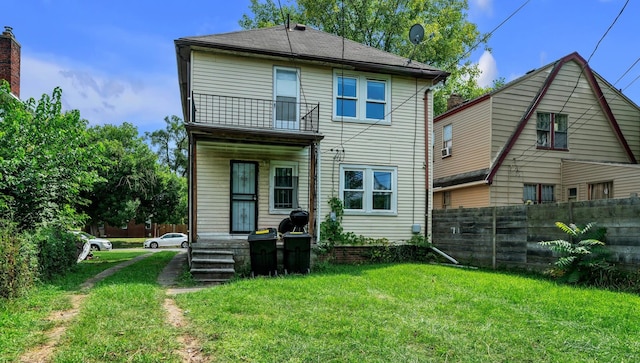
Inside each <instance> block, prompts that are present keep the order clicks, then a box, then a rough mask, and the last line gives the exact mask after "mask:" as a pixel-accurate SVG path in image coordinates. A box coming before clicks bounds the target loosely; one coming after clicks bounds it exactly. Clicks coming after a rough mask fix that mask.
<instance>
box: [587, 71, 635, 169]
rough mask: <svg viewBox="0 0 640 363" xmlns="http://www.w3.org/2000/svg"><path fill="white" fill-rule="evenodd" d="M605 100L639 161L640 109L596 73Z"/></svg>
mask: <svg viewBox="0 0 640 363" xmlns="http://www.w3.org/2000/svg"><path fill="white" fill-rule="evenodd" d="M596 79H597V80H598V84H599V85H600V88H601V89H602V94H603V95H604V98H605V100H606V101H607V102H608V103H609V107H611V111H612V112H613V115H614V117H615V118H616V121H617V122H618V125H619V126H620V130H622V134H623V135H624V137H625V139H626V140H627V143H628V144H629V147H630V148H631V150H632V151H633V154H634V156H635V158H636V160H639V161H640V109H638V106H637V105H636V104H634V103H633V102H632V101H631V100H629V99H628V98H627V97H625V96H624V95H623V94H621V93H620V92H619V91H618V90H616V89H614V88H612V86H611V85H610V84H609V83H608V82H606V81H604V80H603V79H602V78H601V77H600V76H598V75H596Z"/></svg>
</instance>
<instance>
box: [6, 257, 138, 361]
mask: <svg viewBox="0 0 640 363" xmlns="http://www.w3.org/2000/svg"><path fill="white" fill-rule="evenodd" d="M140 254H143V253H142V252H133V253H132V252H118V251H112V252H95V253H94V256H95V257H96V258H95V259H93V260H87V261H83V262H81V263H79V264H78V265H77V266H76V267H75V268H74V269H73V270H72V272H71V273H69V274H67V275H65V276H60V277H57V278H54V279H53V280H52V281H51V282H49V283H47V284H46V285H45V284H43V285H39V286H38V287H37V288H35V289H33V290H32V291H30V292H29V293H28V294H27V295H26V296H23V297H22V298H20V299H16V300H0V332H2V333H1V334H0V362H13V361H16V360H17V358H18V356H19V355H20V354H21V353H22V352H24V351H25V350H26V349H27V347H30V346H33V345H36V344H38V343H39V342H41V341H42V339H43V335H42V334H43V332H44V331H46V330H48V329H49V328H51V323H49V322H48V321H47V320H46V317H47V316H48V315H49V314H51V312H52V311H55V310H65V309H69V308H70V307H71V302H70V300H69V296H68V293H69V292H70V291H76V290H78V289H79V286H80V284H82V283H83V282H84V281H85V280H87V279H88V278H90V277H93V276H95V275H97V274H98V273H100V272H102V271H104V270H106V269H108V268H110V267H113V266H115V265H117V264H119V263H120V262H123V261H126V260H128V259H131V258H133V257H135V256H138V255H140Z"/></svg>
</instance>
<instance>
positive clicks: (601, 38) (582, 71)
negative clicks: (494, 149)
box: [514, 0, 640, 167]
mask: <svg viewBox="0 0 640 363" xmlns="http://www.w3.org/2000/svg"><path fill="white" fill-rule="evenodd" d="M628 3H629V0H627V1H626V2H625V3H624V5H623V6H622V8H621V9H620V11H619V12H618V15H617V16H616V17H615V19H613V21H612V22H611V24H610V25H609V27H608V28H607V30H606V31H605V32H604V34H602V36H601V37H600V40H598V42H597V43H596V46H595V47H594V49H593V51H592V52H591V55H590V56H589V58H588V59H587V61H586V62H585V64H584V65H583V66H582V67H581V70H580V74H579V75H578V79H577V80H576V84H575V85H574V86H573V89H572V90H571V93H569V96H568V97H567V98H566V100H565V101H564V103H563V105H562V107H561V108H560V111H559V112H557V113H558V114H560V113H562V112H563V111H564V109H565V108H566V106H567V104H568V103H569V100H570V99H571V97H572V96H573V94H574V93H575V91H576V89H577V88H578V84H579V83H580V79H581V78H582V76H583V74H584V70H585V68H586V67H589V61H590V60H591V58H592V57H593V55H594V54H595V53H596V51H597V50H598V47H599V46H600V43H602V41H603V40H604V39H605V37H606V36H607V35H608V34H609V31H610V30H611V29H612V28H613V26H614V25H615V24H616V23H617V21H618V19H619V18H620V16H621V15H622V13H623V12H624V10H625V8H626V7H627V4H628ZM638 61H640V58H638V59H637V60H636V61H635V62H634V63H633V64H632V65H631V66H630V67H629V68H627V70H626V71H625V72H624V74H623V75H622V76H620V78H618V80H617V81H616V83H614V86H615V84H617V82H618V81H620V79H622V78H623V77H624V76H625V75H626V74H627V73H628V72H629V71H630V70H631V68H633V67H634V66H635V65H636V63H638ZM563 66H564V65H563ZM639 78H640V76H639ZM636 79H638V78H636ZM633 82H635V80H634V81H633ZM633 82H631V83H633ZM629 85H631V84H629ZM627 88H628V86H627ZM625 89H626V88H625ZM602 97H604V92H603V93H602V95H601V96H599V97H598V102H599V101H600V100H601V98H602ZM615 98H617V95H615V96H614V98H612V100H613V99H615ZM594 106H595V105H591V106H590V107H589V108H588V109H587V110H585V112H584V113H583V114H582V115H580V116H579V117H578V118H577V119H576V120H575V121H573V122H571V123H570V124H569V125H568V127H567V133H568V132H569V130H572V131H575V130H579V129H580V127H581V126H579V127H577V128H575V130H574V129H573V126H574V125H576V123H577V122H578V121H580V120H581V119H582V118H583V117H584V115H586V113H587V112H589V111H590V110H591V109H592V108H593V107H594ZM594 116H595V115H592V116H591V118H589V119H588V120H586V121H590V120H591V119H593V117H594ZM584 124H586V122H584V123H583V125H584ZM533 147H537V142H536V143H534V144H533V145H530V146H529V147H528V148H526V149H525V150H523V151H522V153H520V156H518V158H521V157H522V156H523V155H524V153H525V152H527V151H529V150H531V149H532V148H533ZM544 151H546V150H540V155H538V156H533V159H531V161H529V162H533V161H535V160H537V159H538V158H540V157H541V156H542V155H544V154H545V153H544ZM514 159H515V158H514ZM527 159H528V157H525V158H524V159H521V160H520V161H521V162H525V161H526V160H527ZM523 167H524V165H523Z"/></svg>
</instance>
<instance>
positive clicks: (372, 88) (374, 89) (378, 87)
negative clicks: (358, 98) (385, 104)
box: [367, 81, 386, 101]
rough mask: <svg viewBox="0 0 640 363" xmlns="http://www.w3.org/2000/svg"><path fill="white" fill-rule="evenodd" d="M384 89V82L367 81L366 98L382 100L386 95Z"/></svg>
mask: <svg viewBox="0 0 640 363" xmlns="http://www.w3.org/2000/svg"><path fill="white" fill-rule="evenodd" d="M384 89H385V84H384V82H376V81H367V99H369V100H379V101H384V100H385V96H386V95H385V91H384Z"/></svg>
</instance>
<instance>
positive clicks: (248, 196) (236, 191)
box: [230, 161, 258, 233]
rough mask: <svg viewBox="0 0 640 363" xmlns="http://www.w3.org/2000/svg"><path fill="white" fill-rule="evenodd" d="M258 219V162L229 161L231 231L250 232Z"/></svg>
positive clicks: (254, 227)
mask: <svg viewBox="0 0 640 363" xmlns="http://www.w3.org/2000/svg"><path fill="white" fill-rule="evenodd" d="M257 220H258V163H255V162H244V161H231V226H230V229H231V233H250V232H253V231H254V230H255V229H256V221H257Z"/></svg>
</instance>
